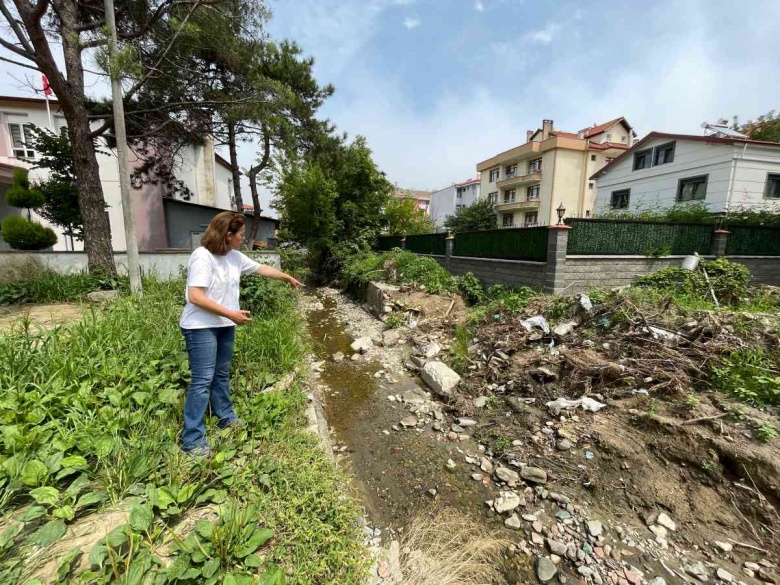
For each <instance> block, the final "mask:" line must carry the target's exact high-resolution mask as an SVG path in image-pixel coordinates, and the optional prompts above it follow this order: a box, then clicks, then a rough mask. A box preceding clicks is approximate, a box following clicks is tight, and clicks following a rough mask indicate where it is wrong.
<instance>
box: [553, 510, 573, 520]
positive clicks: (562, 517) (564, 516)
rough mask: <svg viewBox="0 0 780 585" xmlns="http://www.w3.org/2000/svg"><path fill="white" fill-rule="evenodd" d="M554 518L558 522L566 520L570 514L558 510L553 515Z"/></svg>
mask: <svg viewBox="0 0 780 585" xmlns="http://www.w3.org/2000/svg"><path fill="white" fill-rule="evenodd" d="M555 517H556V518H557V519H558V520H568V519H569V518H571V514H570V513H569V512H567V511H566V510H558V511H557V512H556V513H555Z"/></svg>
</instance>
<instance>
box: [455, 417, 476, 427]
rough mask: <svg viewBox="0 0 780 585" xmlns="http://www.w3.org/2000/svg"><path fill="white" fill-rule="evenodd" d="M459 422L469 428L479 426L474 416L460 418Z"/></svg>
mask: <svg viewBox="0 0 780 585" xmlns="http://www.w3.org/2000/svg"><path fill="white" fill-rule="evenodd" d="M458 424H459V425H460V426H462V427H465V428H468V427H475V426H477V421H475V420H474V419H473V418H462V417H461V418H459V419H458Z"/></svg>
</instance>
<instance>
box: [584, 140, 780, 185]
mask: <svg viewBox="0 0 780 585" xmlns="http://www.w3.org/2000/svg"><path fill="white" fill-rule="evenodd" d="M653 138H671V139H673V140H692V141H694V142H706V143H708V144H745V145H748V144H755V145H757V146H774V147H776V148H780V142H768V141H766V140H750V139H749V138H718V137H716V136H697V135H695V134H669V133H667V132H650V134H648V135H647V136H645V137H644V138H642V140H640V141H639V142H637V143H636V144H634V145H633V146H632V147H631V148H629V149H628V150H626V151H625V152H623V153H621V154H620V155H619V156H617V157H616V158H615V159H613V160H612V161H611V162H610V163H609V164H607V165H605V166H604V167H602V168H601V169H600V170H599V171H597V172H596V173H594V174H593V176H591V177H590V178H591V179H597V178H598V177H600V176H601V175H603V174H604V173H606V172H607V171H608V170H609V169H611V168H612V167H613V166H615V165H616V164H617V163H618V162H620V161H621V160H623V158H625V157H626V156H627V155H628V154H629V153H631V152H634V151H635V150H637V149H638V148H641V147H642V146H644V145H645V144H646V143H647V141H648V140H651V139H653Z"/></svg>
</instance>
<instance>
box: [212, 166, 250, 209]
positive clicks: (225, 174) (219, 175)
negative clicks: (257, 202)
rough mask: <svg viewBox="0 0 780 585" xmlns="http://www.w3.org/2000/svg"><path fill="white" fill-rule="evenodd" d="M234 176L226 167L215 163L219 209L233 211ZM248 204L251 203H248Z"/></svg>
mask: <svg viewBox="0 0 780 585" xmlns="http://www.w3.org/2000/svg"><path fill="white" fill-rule="evenodd" d="M232 185H233V175H232V173H231V172H230V169H228V168H226V167H225V166H224V165H222V164H220V163H218V162H215V163H214V193H215V196H216V199H215V203H216V206H217V207H218V208H219V209H233V204H232V201H233V200H232V196H233V186H232ZM247 203H251V201H248V202H247Z"/></svg>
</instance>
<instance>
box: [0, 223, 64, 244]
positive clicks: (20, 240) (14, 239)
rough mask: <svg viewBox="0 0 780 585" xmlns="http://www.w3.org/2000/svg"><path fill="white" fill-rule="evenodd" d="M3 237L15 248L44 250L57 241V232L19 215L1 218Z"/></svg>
mask: <svg viewBox="0 0 780 585" xmlns="http://www.w3.org/2000/svg"><path fill="white" fill-rule="evenodd" d="M3 239H4V240H5V241H6V243H7V244H8V245H9V246H11V247H12V248H13V249H15V250H44V249H46V248H50V247H51V246H53V245H54V244H56V243H57V234H55V233H54V230H52V229H51V228H47V227H45V226H43V225H41V224H39V223H37V222H34V221H30V220H29V219H25V218H24V217H21V216H19V215H10V216H8V217H6V218H5V219H4V220H3Z"/></svg>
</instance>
